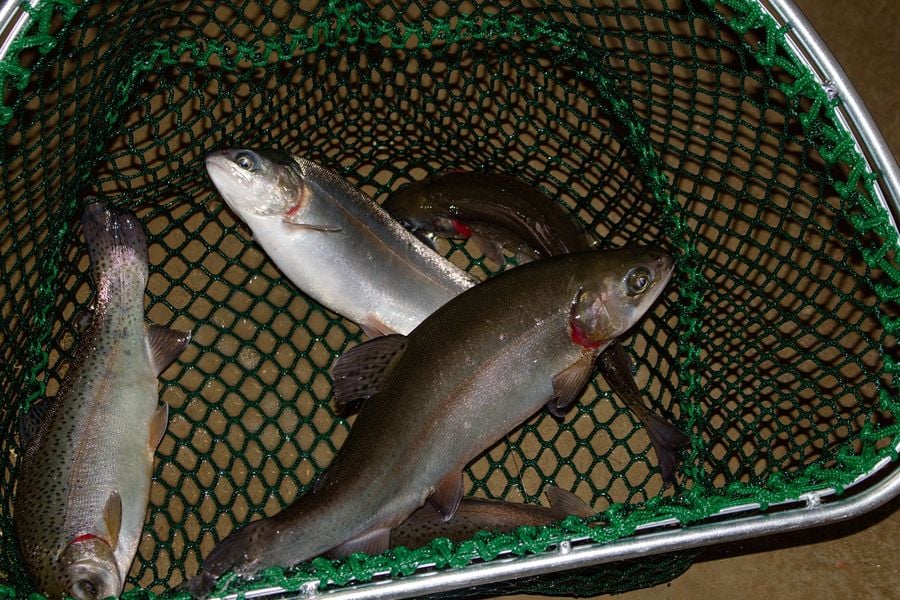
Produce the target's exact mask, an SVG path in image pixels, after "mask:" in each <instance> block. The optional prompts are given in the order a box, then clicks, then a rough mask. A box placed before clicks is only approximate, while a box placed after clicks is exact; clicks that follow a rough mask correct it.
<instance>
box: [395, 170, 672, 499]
mask: <svg viewBox="0 0 900 600" xmlns="http://www.w3.org/2000/svg"><path fill="white" fill-rule="evenodd" d="M382 207H383V208H384V209H385V210H387V211H388V212H389V213H390V214H391V215H392V216H393V217H394V218H396V219H398V220H399V221H400V222H401V223H403V224H404V226H405V227H406V228H407V229H409V230H410V231H411V232H412V233H414V234H417V235H418V236H419V237H421V236H422V234H429V235H431V234H433V235H437V236H439V237H449V238H466V239H471V240H472V241H473V242H474V243H475V244H476V245H477V246H478V247H479V248H481V250H482V252H484V253H485V255H486V256H487V257H488V258H491V259H492V260H494V261H495V262H498V263H502V262H503V261H504V259H503V255H502V254H503V250H504V249H505V250H508V251H511V252H513V253H515V254H516V256H517V258H518V259H519V262H522V261H523V260H525V261H528V260H531V259H533V258H540V257H546V256H556V255H559V254H568V253H570V252H582V251H585V250H589V249H590V248H591V246H592V243H591V242H590V241H589V240H588V238H587V236H585V233H584V231H582V229H581V228H580V227H579V226H578V225H577V223H575V221H574V219H572V218H571V217H570V216H569V214H568V213H567V212H566V211H565V210H564V209H563V207H562V206H561V205H560V204H559V203H557V202H554V201H553V200H551V199H550V198H548V197H547V196H546V195H545V194H544V193H543V192H541V191H540V190H538V189H537V188H534V187H532V186H530V185H528V184H527V183H525V182H524V181H520V180H519V179H517V178H515V177H513V176H511V175H505V174H502V173H485V172H466V171H452V172H449V173H445V174H443V175H437V176H435V177H431V178H428V179H424V180H422V181H417V182H415V183H411V184H408V185H405V186H403V187H401V188H400V189H398V190H396V191H394V192H392V193H391V194H390V195H389V196H388V197H387V199H386V200H385V201H384V203H383V204H382ZM597 366H598V367H599V369H600V372H601V373H602V374H603V378H604V379H605V380H606V383H607V384H609V387H610V388H611V389H612V390H613V391H614V392H615V393H616V395H617V396H619V398H620V399H621V400H622V401H623V402H624V403H625V405H626V406H627V407H628V408H629V409H630V410H631V411H632V413H634V415H635V416H637V417H638V418H639V419H640V420H641V422H642V423H643V424H644V427H645V428H646V430H647V435H648V437H649V438H650V443H651V444H653V449H654V451H655V452H656V457H657V461H658V462H659V471H660V474H661V475H662V479H663V483H664V484H666V485H668V484H671V483H674V481H675V467H676V465H677V462H678V461H677V452H678V449H679V448H681V447H683V446H685V445H687V444H688V443H689V442H690V438H688V436H687V435H685V434H684V433H683V432H682V431H681V430H679V429H678V428H676V427H674V426H673V425H671V424H670V423H669V422H667V421H666V420H665V419H663V418H662V417H660V416H658V415H657V414H656V413H654V412H653V411H651V410H650V409H649V408H647V407H646V406H645V405H644V402H643V400H642V399H641V392H640V390H639V389H638V388H637V385H636V384H635V382H634V376H633V375H632V372H631V360H630V359H629V357H628V354H627V353H626V352H625V349H624V348H623V347H622V343H621V342H620V341H619V340H616V341H614V342H613V343H612V344H610V346H609V348H608V349H607V350H606V351H605V352H603V353H602V354H601V355H600V357H599V359H598V361H597Z"/></svg>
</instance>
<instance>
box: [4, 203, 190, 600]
mask: <svg viewBox="0 0 900 600" xmlns="http://www.w3.org/2000/svg"><path fill="white" fill-rule="evenodd" d="M82 225H83V229H84V237H85V240H86V241H87V246H88V252H89V254H90V259H91V275H92V278H93V281H94V285H95V286H96V293H95V299H94V309H93V314H92V317H91V319H90V322H89V323H86V326H85V330H84V332H83V334H82V336H81V341H80V343H79V345H78V347H77V350H76V352H75V354H74V357H73V358H72V362H71V366H70V368H69V371H68V372H67V374H66V377H65V379H64V381H63V383H62V385H61V386H60V390H59V393H58V394H57V396H56V397H55V398H54V399H52V400H44V401H42V402H40V403H36V404H35V406H34V407H33V411H32V412H31V413H30V414H29V415H28V417H27V418H26V419H24V421H25V423H26V426H25V427H24V429H23V431H22V434H21V435H22V438H23V439H21V440H20V443H21V444H22V445H23V446H25V447H26V449H25V453H24V456H23V458H22V462H21V464H20V465H19V472H18V481H17V486H16V496H15V504H14V522H15V530H16V536H17V538H18V543H19V549H20V551H21V554H22V557H23V559H24V562H25V566H26V569H27V571H28V573H29V576H30V577H31V579H32V581H33V582H34V584H35V586H36V587H37V588H38V589H39V590H40V591H41V592H42V593H44V594H46V595H47V596H49V597H50V598H54V599H55V598H62V597H63V596H71V597H73V598H76V599H78V600H97V599H99V598H106V597H108V596H118V595H119V594H120V593H121V592H122V588H123V586H124V584H125V577H126V575H127V574H128V570H129V567H130V565H131V562H132V561H133V560H134V555H135V553H136V552H137V546H138V541H139V540H140V535H141V530H142V528H143V525H144V518H145V514H146V511H147V504H148V502H149V499H150V480H151V475H152V468H153V453H154V452H155V450H156V447H157V446H158V445H159V442H160V440H161V439H162V436H163V433H165V430H166V424H167V417H168V409H167V406H166V405H165V404H163V405H159V393H158V390H157V378H158V376H159V374H160V373H161V372H162V371H163V370H164V369H165V368H166V367H168V366H169V364H171V363H172V361H174V360H175V359H176V358H177V357H178V355H179V354H181V352H182V351H183V350H184V348H185V347H186V346H187V344H188V341H189V339H190V334H189V333H182V332H176V331H173V330H171V329H167V328H165V327H161V326H147V325H145V323H144V289H145V287H146V286H147V278H148V274H149V267H148V261H147V242H146V238H145V237H144V232H143V230H142V229H141V225H140V223H138V221H137V219H136V218H135V217H134V215H131V214H118V213H116V212H114V211H113V210H111V209H109V208H107V207H105V206H104V205H102V204H99V203H94V204H91V205H89V206H88V207H87V208H86V209H85V211H84V214H83V215H82ZM28 423H36V424H37V425H36V430H35V431H30V430H29V428H28V425H27V424H28ZM29 435H30V439H29Z"/></svg>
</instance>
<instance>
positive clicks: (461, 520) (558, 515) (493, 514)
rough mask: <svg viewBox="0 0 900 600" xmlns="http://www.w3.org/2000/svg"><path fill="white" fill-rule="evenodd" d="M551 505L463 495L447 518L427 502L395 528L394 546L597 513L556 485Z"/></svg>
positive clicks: (550, 494)
mask: <svg viewBox="0 0 900 600" xmlns="http://www.w3.org/2000/svg"><path fill="white" fill-rule="evenodd" d="M547 497H548V498H549V499H550V506H540V505H537V504H520V503H516V502H501V501H499V500H484V499H480V498H463V499H462V501H461V502H460V503H459V508H458V509H457V510H456V513H455V514H454V515H453V518H452V519H450V520H449V521H445V520H444V518H443V517H442V516H441V514H440V513H439V512H438V511H437V510H435V508H434V507H433V506H431V505H430V504H428V503H425V505H424V506H422V508H420V509H418V510H417V511H415V512H414V513H413V514H411V515H410V516H409V518H408V519H406V520H405V521H404V522H403V523H402V524H401V525H400V526H399V527H397V528H396V529H394V530H392V531H391V541H390V544H391V547H392V548H393V547H396V546H405V547H407V548H409V549H411V550H413V549H415V548H419V547H421V546H424V545H426V544H428V543H429V542H431V541H432V540H433V539H435V538H447V539H449V540H450V541H452V542H461V541H464V540H468V539H470V538H471V537H472V536H474V535H475V534H476V533H478V532H479V531H512V530H513V529H516V528H518V527H523V526H531V527H540V526H543V525H550V524H551V523H555V522H557V521H561V520H563V519H565V518H566V517H568V516H569V515H575V516H578V517H590V516H593V514H594V511H593V510H592V509H591V507H589V506H588V505H587V504H585V503H584V502H583V501H582V500H581V499H579V498H578V497H577V496H575V495H574V494H573V493H571V492H567V491H565V490H562V489H560V488H558V487H555V486H550V487H549V488H548V489H547Z"/></svg>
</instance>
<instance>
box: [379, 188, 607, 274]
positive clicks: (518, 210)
mask: <svg viewBox="0 0 900 600" xmlns="http://www.w3.org/2000/svg"><path fill="white" fill-rule="evenodd" d="M382 207H383V208H384V209H385V210H386V211H387V212H388V213H390V214H391V216H393V217H394V218H396V219H397V220H399V221H400V222H401V223H403V224H404V225H406V227H407V228H408V229H410V230H411V231H414V232H425V233H433V234H435V235H438V236H442V237H447V238H466V239H469V238H471V239H472V240H473V241H474V242H475V243H476V245H478V246H479V248H481V250H482V251H483V252H484V253H485V254H486V255H487V256H488V258H491V259H492V260H494V261H495V262H502V261H503V258H502V252H503V250H507V251H509V252H512V253H513V254H515V255H516V256H517V257H518V258H519V260H520V262H521V261H523V260H531V259H534V258H540V257H547V256H555V255H557V254H568V253H570V252H581V251H584V250H589V249H590V248H591V247H592V245H591V242H590V241H589V240H588V238H587V236H586V235H585V232H584V231H583V230H582V228H581V227H580V226H579V225H578V224H577V223H576V222H575V220H574V219H573V218H572V217H571V216H570V215H569V214H568V213H567V212H566V211H565V210H564V209H563V207H562V206H560V205H559V204H558V203H556V202H554V201H553V200H551V199H550V198H548V197H547V196H546V195H545V194H544V193H543V192H541V191H540V190H538V189H537V188H535V187H533V186H531V185H528V184H527V183H525V182H524V181H521V180H519V179H517V178H516V177H513V176H511V175H506V174H503V173H487V172H481V171H452V172H449V173H444V174H441V175H436V176H434V177H430V178H428V179H424V180H422V181H416V182H413V183H410V184H407V185H405V186H403V187H401V188H399V189H398V190H396V191H394V192H391V194H390V195H389V196H388V197H387V199H386V200H385V201H384V203H383V204H382Z"/></svg>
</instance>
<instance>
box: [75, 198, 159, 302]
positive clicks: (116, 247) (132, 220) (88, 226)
mask: <svg viewBox="0 0 900 600" xmlns="http://www.w3.org/2000/svg"><path fill="white" fill-rule="evenodd" d="M81 227H82V229H83V230H84V239H85V241H86V242H87V247H88V254H89V255H90V258H91V274H92V276H93V278H94V281H95V282H100V281H102V280H103V279H104V277H105V276H106V274H107V273H108V272H109V271H110V270H111V269H113V268H116V267H117V266H119V265H121V264H122V263H129V264H131V265H132V266H136V267H137V268H138V270H139V272H140V274H141V276H142V279H143V284H144V285H145V286H146V285H147V278H148V277H149V275H150V267H149V260H148V255H147V236H146V235H145V234H144V229H143V228H142V227H141V224H140V222H139V221H138V220H137V217H135V216H134V215H133V214H131V213H120V212H118V211H116V210H115V209H113V208H111V207H109V206H107V205H106V204H104V203H102V202H92V203H91V204H89V205H88V206H87V208H85V209H84V213H82V215H81Z"/></svg>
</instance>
